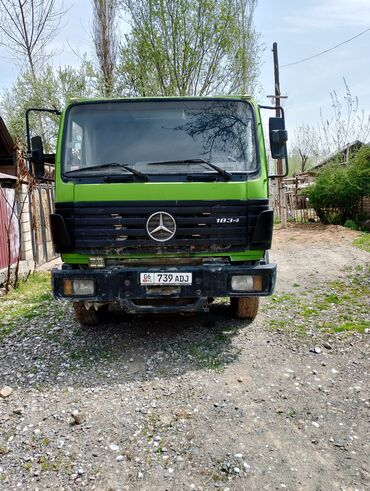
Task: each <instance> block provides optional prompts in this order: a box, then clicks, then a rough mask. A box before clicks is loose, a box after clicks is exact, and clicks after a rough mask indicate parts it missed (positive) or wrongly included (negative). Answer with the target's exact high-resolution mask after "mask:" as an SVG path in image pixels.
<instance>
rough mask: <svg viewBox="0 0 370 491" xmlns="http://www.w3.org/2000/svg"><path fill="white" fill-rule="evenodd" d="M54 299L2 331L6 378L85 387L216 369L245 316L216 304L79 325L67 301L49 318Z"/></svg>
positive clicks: (227, 356) (229, 353) (39, 385)
mask: <svg viewBox="0 0 370 491" xmlns="http://www.w3.org/2000/svg"><path fill="white" fill-rule="evenodd" d="M56 303H57V302H52V303H51V305H50V307H49V310H50V315H49V316H48V315H46V316H45V317H43V318H41V319H36V318H34V319H31V320H28V321H26V322H25V324H24V325H20V326H19V327H18V328H17V329H15V330H14V331H13V332H12V333H11V334H10V335H9V336H7V337H6V338H4V339H3V343H2V344H3V349H2V350H1V354H0V369H1V372H2V373H3V374H4V378H5V381H6V383H7V384H9V385H12V384H13V385H14V384H15V385H17V386H21V387H25V386H32V387H34V388H36V389H40V390H43V389H45V388H46V387H47V386H48V385H55V384H57V385H63V386H73V385H79V386H85V387H92V386H94V385H99V386H101V385H102V384H108V385H111V384H117V383H127V382H135V381H140V380H141V381H145V380H151V379H153V378H155V377H160V378H170V377H176V376H179V375H181V374H183V373H186V372H187V371H194V370H199V369H210V370H215V371H218V370H221V369H222V368H223V367H224V366H225V365H227V364H229V363H231V362H233V361H234V360H235V359H236V358H237V357H238V350H237V348H236V347H235V345H234V344H233V343H232V340H233V337H234V336H235V335H236V334H237V333H238V331H239V330H240V329H241V328H242V327H245V326H246V325H247V324H248V323H247V322H246V321H237V320H235V319H232V318H231V313H230V309H229V307H228V306H227V305H225V304H215V305H213V306H212V308H211V310H210V312H209V313H204V314H194V315H166V316H164V315H161V316H158V315H145V316H124V317H121V318H119V319H117V318H115V319H114V320H115V322H113V319H112V318H107V323H105V324H102V325H100V326H97V327H80V326H79V324H77V323H76V321H75V320H74V317H73V313H72V309H71V307H70V304H67V303H65V304H63V305H62V306H61V307H59V309H61V312H60V315H59V316H56V317H55V320H53V312H54V310H53V304H56ZM59 305H60V304H59ZM117 320H118V322H117Z"/></svg>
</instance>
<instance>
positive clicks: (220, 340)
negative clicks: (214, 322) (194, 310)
mask: <svg viewBox="0 0 370 491" xmlns="http://www.w3.org/2000/svg"><path fill="white" fill-rule="evenodd" d="M229 344H230V334H228V333H225V332H218V333H215V334H213V335H212V336H211V337H210V338H208V339H205V340H202V341H200V342H193V343H191V344H190V345H189V347H188V354H189V356H190V357H191V358H192V359H193V360H194V361H196V362H197V363H198V364H199V365H200V366H201V367H202V368H207V369H209V370H215V371H220V370H221V369H222V368H223V367H224V366H225V364H226V363H227V362H229V361H230V360H231V359H234V358H235V356H236V354H235V353H231V352H230V351H229V348H230V346H229Z"/></svg>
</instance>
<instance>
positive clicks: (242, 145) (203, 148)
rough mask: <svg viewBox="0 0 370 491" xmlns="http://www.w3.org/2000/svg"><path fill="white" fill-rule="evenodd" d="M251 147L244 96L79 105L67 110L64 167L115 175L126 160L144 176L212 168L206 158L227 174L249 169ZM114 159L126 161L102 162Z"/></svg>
mask: <svg viewBox="0 0 370 491" xmlns="http://www.w3.org/2000/svg"><path fill="white" fill-rule="evenodd" d="M255 147H256V144H255V133H254V121H253V114H252V109H251V107H250V105H249V104H248V103H247V102H243V101H236V100H217V99H213V100H167V101H166V100H158V101H135V102H134V101H129V102H122V101H118V102H101V103H85V104H77V105H75V106H72V107H71V109H70V110H69V112H68V119H67V133H66V137H65V139H64V143H63V153H62V161H63V172H64V173H65V174H66V175H68V173H70V174H71V175H72V174H73V176H78V175H81V177H82V176H86V175H87V174H93V175H112V174H115V175H116V174H120V173H123V172H126V171H125V168H124V165H126V166H130V167H131V168H132V169H136V170H138V171H140V172H141V173H144V174H146V175H151V174H181V173H215V169H214V168H212V167H210V166H209V165H207V162H209V163H211V164H214V165H215V166H216V165H217V166H218V167H220V168H221V169H224V170H226V171H227V172H231V173H232V172H253V171H255V170H256V168H257V158H256V150H255ZM190 161H191V162H190ZM202 161H203V162H202ZM112 163H114V164H118V163H119V164H124V165H123V166H121V167H120V166H118V165H111V166H107V165H104V164H112ZM95 166H96V169H95V170H94V169H93V168H92V167H95ZM98 166H99V167H98ZM87 168H88V169H87ZM84 169H86V170H85V171H84ZM71 171H73V172H71ZM79 171H81V172H79Z"/></svg>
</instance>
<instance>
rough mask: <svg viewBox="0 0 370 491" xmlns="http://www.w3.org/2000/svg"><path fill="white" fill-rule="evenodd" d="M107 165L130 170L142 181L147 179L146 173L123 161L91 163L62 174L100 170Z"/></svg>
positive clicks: (107, 166)
mask: <svg viewBox="0 0 370 491" xmlns="http://www.w3.org/2000/svg"><path fill="white" fill-rule="evenodd" d="M109 167H119V168H121V169H125V170H127V171H128V172H131V174H134V175H135V176H137V177H140V179H143V180H144V181H148V179H149V177H148V176H147V174H144V173H143V172H140V171H139V170H136V169H134V168H133V167H130V166H129V165H128V164H124V163H119V162H109V163H107V164H100V165H91V166H89V167H83V168H81V169H74V170H70V171H68V172H65V173H64V174H65V175H66V176H69V175H71V174H78V173H79V172H85V171H89V170H92V171H93V170H100V169H105V168H109Z"/></svg>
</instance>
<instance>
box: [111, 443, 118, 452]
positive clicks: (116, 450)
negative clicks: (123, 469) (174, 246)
mask: <svg viewBox="0 0 370 491" xmlns="http://www.w3.org/2000/svg"><path fill="white" fill-rule="evenodd" d="M109 448H110V449H111V450H112V452H118V450H119V446H118V445H116V444H115V443H111V444H110V445H109Z"/></svg>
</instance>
